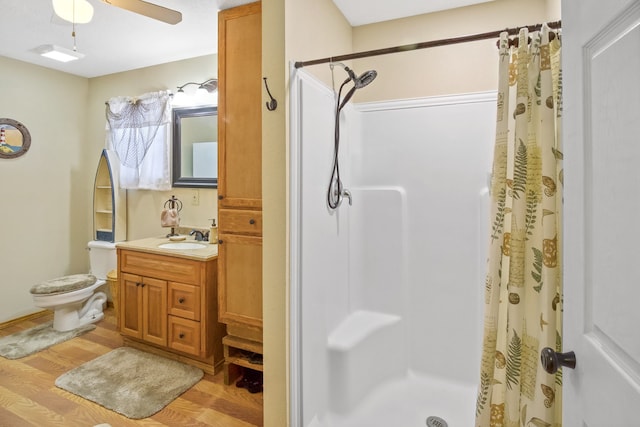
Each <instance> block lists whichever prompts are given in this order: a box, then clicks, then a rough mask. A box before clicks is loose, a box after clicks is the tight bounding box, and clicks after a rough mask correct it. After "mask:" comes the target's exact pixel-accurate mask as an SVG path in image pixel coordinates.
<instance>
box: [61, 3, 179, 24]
mask: <svg viewBox="0 0 640 427" xmlns="http://www.w3.org/2000/svg"><path fill="white" fill-rule="evenodd" d="M101 1H102V2H103V3H106V4H108V5H111V6H115V7H119V8H120V9H125V10H128V11H131V12H134V13H138V14H140V15H144V16H148V17H149V18H152V19H157V20H158V21H162V22H166V23H167V24H171V25H175V24H177V23H178V22H181V21H182V13H180V12H178V11H177V10H173V9H169V8H166V7H164V6H160V5H157V4H154V3H149V2H146V1H143V0H101ZM53 10H54V11H55V13H56V15H58V16H59V17H60V18H62V19H64V20H66V21H69V22H73V23H76V24H85V23H87V22H89V21H91V18H92V17H93V6H92V5H91V4H90V3H89V2H88V1H87V0H53Z"/></svg>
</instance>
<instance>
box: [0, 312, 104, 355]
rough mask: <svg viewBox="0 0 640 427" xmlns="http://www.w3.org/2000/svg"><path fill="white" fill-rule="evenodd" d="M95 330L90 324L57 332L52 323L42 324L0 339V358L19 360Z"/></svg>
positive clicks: (94, 326)
mask: <svg viewBox="0 0 640 427" xmlns="http://www.w3.org/2000/svg"><path fill="white" fill-rule="evenodd" d="M95 328H96V325H94V324H93V323H91V324H88V325H84V326H81V327H79V328H77V329H72V330H70V331H65V332H59V331H56V330H55V329H53V321H50V322H47V323H43V324H42V325H38V326H36V327H33V328H31V329H26V330H24V331H21V332H16V333H15V334H12V335H7V336H6V337H3V338H0V356H2V357H4V358H7V359H20V358H22V357H25V356H29V355H30V354H33V353H37V352H39V351H42V350H44V349H45V348H49V347H51V346H53V345H56V344H60V343H61V342H65V341H68V340H70V339H71V338H75V337H77V336H80V335H82V334H84V333H87V332H89V331H92V330H94V329H95Z"/></svg>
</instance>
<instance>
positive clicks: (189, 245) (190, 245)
mask: <svg viewBox="0 0 640 427" xmlns="http://www.w3.org/2000/svg"><path fill="white" fill-rule="evenodd" d="M158 247H159V248H160V249H180V250H185V249H187V250H191V249H202V248H206V247H207V245H204V244H202V243H195V242H169V243H163V244H161V245H159V246H158Z"/></svg>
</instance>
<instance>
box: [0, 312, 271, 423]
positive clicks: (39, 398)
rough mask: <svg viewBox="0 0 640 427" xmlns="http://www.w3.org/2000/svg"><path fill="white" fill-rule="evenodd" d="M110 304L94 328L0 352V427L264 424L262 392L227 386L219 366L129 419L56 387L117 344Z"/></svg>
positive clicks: (29, 322)
mask: <svg viewBox="0 0 640 427" xmlns="http://www.w3.org/2000/svg"><path fill="white" fill-rule="evenodd" d="M51 319H52V317H51V315H47V316H44V317H40V318H37V319H34V320H25V321H23V322H20V323H18V324H15V325H11V326H8V327H7V328H5V329H0V337H3V336H6V335H10V334H13V333H15V332H19V331H21V330H24V329H28V328H31V327H34V326H36V325H39V324H41V323H44V322H47V321H50V320H51ZM121 346H122V338H121V337H120V334H119V333H118V332H117V331H116V321H115V316H114V314H113V308H109V309H107V310H106V311H105V319H104V320H102V321H101V322H99V323H98V325H97V328H96V329H95V330H93V331H91V332H88V333H86V334H84V335H82V336H80V337H77V338H74V339H72V340H69V341H66V342H64V343H61V344H58V345H55V346H53V347H50V348H48V349H46V350H43V351H41V352H39V353H36V354H33V355H31V356H27V357H24V358H22V359H17V360H8V359H5V358H3V357H0V427H21V426H38V427H50V426H51V427H53V426H64V427H75V426H77V427H92V426H94V425H96V424H101V423H107V424H110V425H111V426H113V427H126V426H171V427H176V426H180V427H188V426H194V427H196V426H219V427H250V426H262V425H263V421H262V393H256V394H251V393H249V392H248V391H247V390H246V389H244V388H238V387H236V386H235V385H233V384H232V385H230V386H225V385H224V382H223V377H222V372H220V373H219V374H216V375H215V376H213V375H208V374H205V376H204V378H203V379H202V380H201V381H200V382H199V383H197V384H196V385H195V386H193V387H192V388H190V389H189V390H187V391H186V392H185V393H184V394H182V395H181V396H179V397H178V398H177V399H175V400H174V401H173V402H171V403H170V404H169V405H168V406H166V407H165V408H164V409H162V410H161V411H160V412H158V413H156V414H155V415H153V416H151V417H149V418H145V419H143V420H131V419H129V418H126V417H124V416H122V415H120V414H118V413H116V412H113V411H110V410H108V409H105V408H103V407H102V406H100V405H98V404H96V403H93V402H90V401H88V400H85V399H83V398H81V397H78V396H76V395H74V394H72V393H69V392H67V391H64V390H62V389H59V388H57V387H56V386H55V384H54V381H55V380H56V378H58V377H59V376H60V375H62V374H64V373H65V372H67V371H69V370H71V369H73V368H75V367H77V366H79V365H81V364H82V363H85V362H88V361H90V360H93V359H95V358H96V357H98V356H100V355H103V354H105V353H108V352H109V351H110V350H112V349H115V348H118V347H121Z"/></svg>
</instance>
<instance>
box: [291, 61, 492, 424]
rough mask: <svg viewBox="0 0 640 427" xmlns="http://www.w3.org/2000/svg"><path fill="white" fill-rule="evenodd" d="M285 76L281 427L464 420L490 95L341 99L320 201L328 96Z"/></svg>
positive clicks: (475, 343) (476, 340) (474, 346)
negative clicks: (338, 191) (286, 301)
mask: <svg viewBox="0 0 640 427" xmlns="http://www.w3.org/2000/svg"><path fill="white" fill-rule="evenodd" d="M379 78H380V77H379ZM291 82H292V84H291V98H290V99H291V112H292V113H291V132H292V133H291V138H290V141H291V144H290V177H291V178H290V218H289V219H290V230H291V233H290V253H291V266H290V273H291V295H290V296H291V305H290V315H291V318H290V324H291V337H292V338H291V353H290V356H291V358H290V363H291V425H292V426H296V427H297V426H300V427H364V426H366V427H389V426H402V427H411V426H425V425H429V422H427V419H431V420H432V421H431V423H432V425H438V424H437V422H436V421H434V420H443V421H445V422H446V423H447V424H448V426H449V427H467V426H469V425H473V420H474V417H475V399H476V385H477V379H478V375H479V365H480V354H481V346H482V307H483V305H482V303H483V301H482V299H483V295H484V269H485V258H486V256H485V251H486V248H485V247H486V245H487V239H488V226H489V223H488V210H489V195H488V189H487V187H488V177H489V172H490V169H491V158H492V155H493V142H494V137H495V111H496V94H495V92H491V93H475V94H462V95H451V96H443V97H435V98H420V99H407V100H393V101H385V102H376V103H363V104H349V105H347V107H345V108H344V110H342V117H341V122H340V123H341V125H340V126H341V140H340V173H341V177H342V182H343V185H344V187H345V188H347V189H348V190H349V191H350V193H351V196H352V203H351V204H350V203H349V201H348V200H347V199H344V201H343V202H342V204H341V206H340V207H338V208H337V209H336V210H331V209H329V207H328V205H327V201H326V195H327V187H328V185H329V181H330V175H331V166H332V161H333V149H334V111H335V96H334V92H333V90H332V89H331V88H329V87H327V86H325V85H324V84H323V83H321V82H319V81H318V80H316V79H315V78H314V77H313V76H312V75H311V74H309V73H307V72H306V71H304V70H294V71H292V79H291ZM372 84H375V82H374V83H372ZM361 90H363V91H366V90H367V89H366V88H362V89H361ZM430 417H431V418H430ZM425 423H426V424H425Z"/></svg>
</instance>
